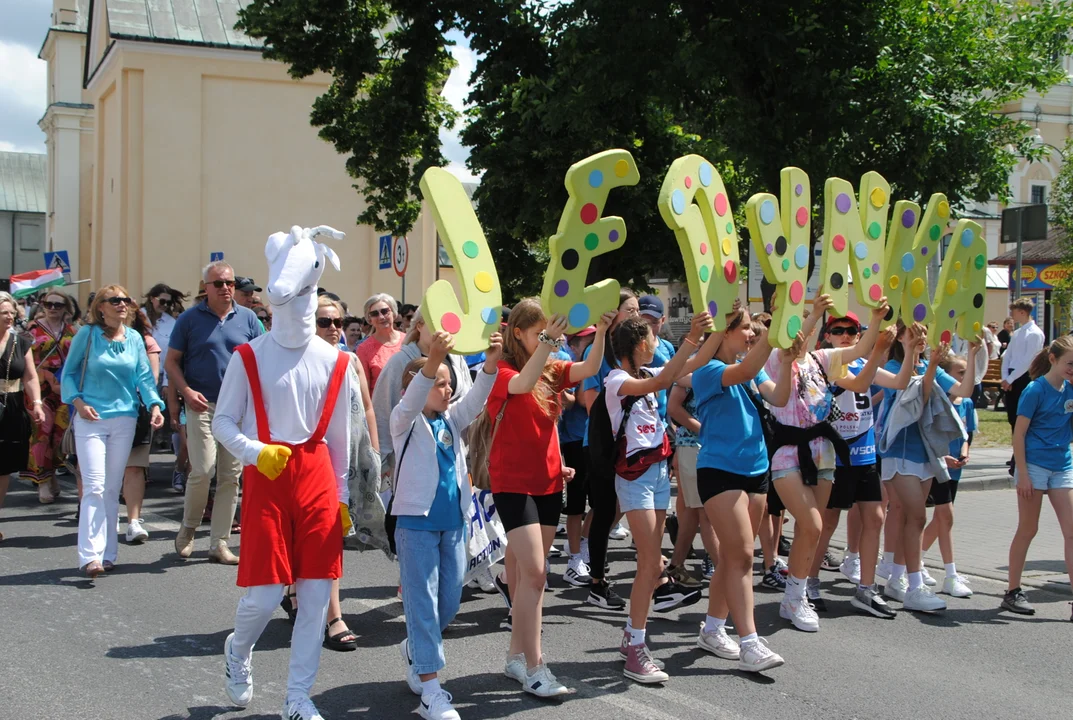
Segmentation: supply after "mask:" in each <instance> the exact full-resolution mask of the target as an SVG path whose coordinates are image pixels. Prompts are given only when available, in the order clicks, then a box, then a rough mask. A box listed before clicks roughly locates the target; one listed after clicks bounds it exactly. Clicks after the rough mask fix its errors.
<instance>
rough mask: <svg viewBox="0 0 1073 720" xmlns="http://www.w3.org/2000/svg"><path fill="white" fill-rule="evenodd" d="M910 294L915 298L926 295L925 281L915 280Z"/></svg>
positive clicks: (910, 287) (910, 288)
mask: <svg viewBox="0 0 1073 720" xmlns="http://www.w3.org/2000/svg"><path fill="white" fill-rule="evenodd" d="M909 294H910V295H912V296H913V297H920V296H921V295H923V294H924V281H923V280H922V279H920V278H916V279H915V280H913V283H912V285H910V286H909Z"/></svg>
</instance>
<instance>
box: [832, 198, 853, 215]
mask: <svg viewBox="0 0 1073 720" xmlns="http://www.w3.org/2000/svg"><path fill="white" fill-rule="evenodd" d="M851 204H852V203H851V200H850V199H849V195H847V194H846V193H839V194H838V197H836V198H835V209H836V210H838V212H840V213H842V214H843V215H845V214H846V213H848V212H849V209H850V205H851Z"/></svg>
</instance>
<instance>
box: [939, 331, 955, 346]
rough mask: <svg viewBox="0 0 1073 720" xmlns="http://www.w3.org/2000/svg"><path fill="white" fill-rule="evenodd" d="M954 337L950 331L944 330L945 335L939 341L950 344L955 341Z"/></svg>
mask: <svg viewBox="0 0 1073 720" xmlns="http://www.w3.org/2000/svg"><path fill="white" fill-rule="evenodd" d="M953 337H954V336H953V335H951V334H950V331H949V330H944V331H943V334H942V335H940V336H939V339H940V340H941V341H943V342H944V343H949V342H950V341H951V340H952V339H953Z"/></svg>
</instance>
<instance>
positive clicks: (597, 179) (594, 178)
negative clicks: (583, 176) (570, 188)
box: [589, 170, 604, 188]
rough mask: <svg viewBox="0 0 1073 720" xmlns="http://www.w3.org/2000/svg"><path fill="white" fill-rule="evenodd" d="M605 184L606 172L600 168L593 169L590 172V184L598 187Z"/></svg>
mask: <svg viewBox="0 0 1073 720" xmlns="http://www.w3.org/2000/svg"><path fill="white" fill-rule="evenodd" d="M603 184H604V174H603V173H602V172H600V171H599V170H593V171H592V172H591V173H589V185H591V186H592V187H594V188H598V187H600V186H601V185H603Z"/></svg>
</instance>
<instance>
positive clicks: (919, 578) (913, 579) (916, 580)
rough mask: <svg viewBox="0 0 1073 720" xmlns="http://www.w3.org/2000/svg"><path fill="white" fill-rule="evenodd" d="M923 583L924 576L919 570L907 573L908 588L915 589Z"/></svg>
mask: <svg viewBox="0 0 1073 720" xmlns="http://www.w3.org/2000/svg"><path fill="white" fill-rule="evenodd" d="M923 584H924V576H923V575H922V574H921V573H920V571H919V570H917V571H916V572H911V573H909V589H910V590H916V589H917V588H918V587H921V586H922V585H923Z"/></svg>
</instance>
